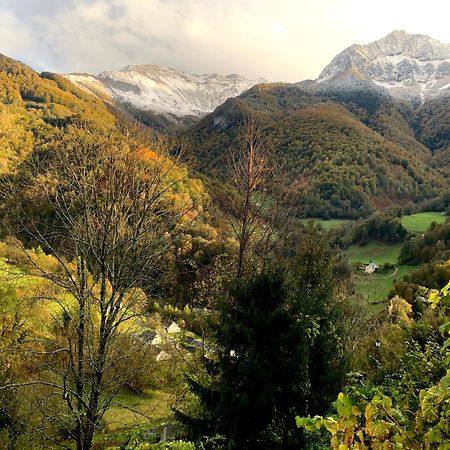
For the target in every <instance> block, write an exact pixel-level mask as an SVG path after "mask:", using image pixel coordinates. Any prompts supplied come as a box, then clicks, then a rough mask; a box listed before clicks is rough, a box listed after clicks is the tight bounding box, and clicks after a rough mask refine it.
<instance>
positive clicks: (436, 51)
mask: <svg viewBox="0 0 450 450" xmlns="http://www.w3.org/2000/svg"><path fill="white" fill-rule="evenodd" d="M349 71H353V73H359V74H360V76H361V77H362V78H365V79H366V82H368V83H370V82H373V83H374V84H375V85H377V86H378V87H381V88H382V89H384V90H387V91H388V92H389V93H390V94H391V95H392V96H394V97H401V98H409V99H421V100H424V99H426V98H428V97H433V96H436V95H440V94H443V93H450V90H449V88H450V44H444V43H442V42H439V41H437V40H435V39H432V38H431V37H429V36H425V35H422V34H408V33H406V32H405V31H402V30H396V31H393V32H392V33H390V34H388V35H387V36H385V37H384V38H382V39H379V40H378V41H375V42H372V43H370V44H367V45H359V44H355V45H352V46H350V47H348V48H346V49H345V50H344V51H343V52H341V53H339V54H338V55H337V56H336V57H335V58H334V59H333V60H332V61H331V63H330V64H328V65H327V66H326V67H325V69H324V70H323V71H322V73H321V74H320V75H319V78H318V79H317V80H316V81H317V83H325V85H329V86H332V85H333V81H334V80H335V79H337V78H338V77H340V78H342V74H343V73H346V72H349Z"/></svg>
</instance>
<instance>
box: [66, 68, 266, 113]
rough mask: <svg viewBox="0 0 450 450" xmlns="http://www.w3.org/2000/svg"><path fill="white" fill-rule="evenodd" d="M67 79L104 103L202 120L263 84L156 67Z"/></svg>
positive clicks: (260, 80)
mask: <svg viewBox="0 0 450 450" xmlns="http://www.w3.org/2000/svg"><path fill="white" fill-rule="evenodd" d="M66 77H67V78H68V79H69V80H71V81H72V82H73V83H75V84H76V85H78V86H79V87H81V88H83V89H85V90H88V91H90V92H92V93H93V94H95V95H97V96H100V97H102V98H104V99H109V100H111V101H115V102H118V103H122V104H129V105H131V106H133V107H134V108H136V109H140V110H148V111H152V112H154V113H157V114H164V115H169V116H170V115H174V116H176V117H182V116H189V115H192V116H199V117H200V116H204V115H206V114H208V113H210V112H211V111H213V110H214V109H215V108H217V106H219V105H221V104H222V103H223V102H224V101H225V100H227V99H228V98H230V97H236V96H238V95H239V94H241V93H242V92H243V91H245V90H247V89H250V88H251V87H252V86H254V85H255V84H259V83H264V82H265V80H264V79H262V78H260V79H258V80H249V79H247V78H244V77H242V76H240V75H237V74H232V75H226V76H225V75H218V74H204V75H194V74H189V73H186V72H182V71H178V70H175V69H170V68H168V67H164V66H160V65H156V64H145V65H133V66H127V67H125V68H123V69H121V70H118V71H109V72H103V73H101V74H100V75H98V76H93V75H87V74H70V75H66Z"/></svg>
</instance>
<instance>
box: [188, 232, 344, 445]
mask: <svg viewBox="0 0 450 450" xmlns="http://www.w3.org/2000/svg"><path fill="white" fill-rule="evenodd" d="M297 253H298V255H297V258H296V263H295V264H294V267H293V268H292V269H290V270H289V271H288V270H286V269H281V268H279V267H278V268H277V269H269V270H267V271H265V272H263V273H261V274H257V275H254V276H252V277H249V278H246V279H242V280H238V281H237V282H236V284H235V285H234V287H233V288H232V289H231V290H230V293H229V296H228V298H226V299H222V301H221V302H220V303H219V304H220V307H219V311H218V313H219V314H218V315H219V317H218V324H217V334H216V345H217V346H216V348H215V351H214V354H213V356H212V357H210V358H209V359H206V363H205V373H206V376H203V377H198V376H196V377H193V376H191V377H189V384H190V386H191V390H192V391H193V392H194V393H195V394H196V395H197V396H198V399H199V404H200V408H197V410H196V411H194V413H192V410H191V411H190V412H189V413H186V414H181V413H180V416H181V417H182V418H183V419H184V421H185V423H186V424H187V425H188V429H189V430H190V431H191V437H197V438H198V437H200V436H205V435H206V436H214V435H217V434H219V435H222V436H224V437H225V439H226V442H227V448H229V449H232V448H239V449H257V448H264V449H267V448H271V449H276V448H281V449H288V448H299V447H300V446H301V445H302V438H303V437H302V436H301V435H300V434H298V431H297V430H295V426H294V423H293V419H292V418H293V417H294V415H295V414H298V413H299V412H301V414H324V413H325V412H326V409H327V408H328V406H329V404H330V403H331V400H332V399H334V398H335V396H336V394H337V392H339V389H340V387H341V385H342V380H343V376H344V374H345V371H346V367H347V366H346V359H345V352H344V347H345V346H344V340H343V332H344V330H343V328H342V326H341V323H342V320H341V319H342V317H341V311H342V308H341V304H340V302H339V300H338V296H337V289H336V276H335V274H334V271H333V260H332V255H331V251H330V248H329V245H328V243H327V242H326V241H325V240H324V239H323V238H322V237H320V236H319V235H316V234H315V233H313V234H312V236H310V237H308V238H305V239H304V240H303V244H302V245H301V246H300V248H299V250H298V252H297ZM194 435H196V436H194ZM300 448H301V447H300Z"/></svg>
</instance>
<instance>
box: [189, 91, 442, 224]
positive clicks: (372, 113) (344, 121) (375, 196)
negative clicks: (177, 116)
mask: <svg viewBox="0 0 450 450" xmlns="http://www.w3.org/2000/svg"><path fill="white" fill-rule="evenodd" d="M412 114H413V112H412V109H411V106H408V105H406V104H405V105H402V104H401V103H397V102H395V101H394V100H392V99H390V98H388V97H386V96H379V95H377V94H376V93H373V92H369V93H367V95H365V96H364V95H361V94H358V95H351V93H349V94H348V95H344V94H342V93H339V94H330V95H327V96H316V95H311V94H308V93H307V92H305V91H303V90H301V89H300V88H299V87H297V86H294V85H282V84H281V85H280V84H275V85H260V86H255V87H254V88H252V89H251V90H250V91H248V92H246V93H244V94H242V95H241V96H240V97H238V98H236V99H230V100H228V101H227V102H226V103H225V104H224V105H222V106H221V107H219V108H218V109H217V110H216V111H215V112H214V113H213V114H211V115H209V116H207V117H206V118H204V119H202V120H201V121H200V123H199V124H197V125H194V126H193V127H192V128H191V129H190V130H189V131H187V132H186V135H187V136H189V138H190V139H191V141H192V148H193V151H194V152H195V155H196V160H197V163H198V167H199V169H200V170H201V171H203V172H204V173H207V174H208V175H212V176H214V175H218V176H221V177H225V178H224V179H226V175H225V174H226V165H227V158H229V152H230V151H232V149H233V148H235V147H236V130H237V129H238V128H239V124H240V123H242V120H243V118H244V117H246V116H254V117H257V118H258V119H259V120H260V122H261V123H262V124H263V132H264V134H265V135H266V136H267V137H268V138H269V140H270V142H271V145H272V146H273V150H274V152H273V154H274V158H275V159H276V160H277V161H282V162H283V174H284V179H285V181H286V184H288V185H289V186H290V188H291V189H292V190H293V195H294V196H295V203H296V211H297V214H298V215H299V216H318V217H325V218H327V217H345V218H355V217H361V216H366V215H368V214H369V213H370V212H371V211H373V210H374V209H384V208H385V207H386V206H388V205H391V204H398V205H406V204H408V203H409V202H414V203H420V202H421V201H423V200H425V199H427V198H432V197H434V196H436V195H438V194H439V192H440V191H441V190H442V188H443V187H444V186H445V180H444V177H443V176H442V175H441V171H440V170H436V169H435V166H434V168H433V169H431V167H430V162H431V159H432V155H433V153H434V148H433V149H431V148H428V147H426V145H424V144H429V141H427V140H426V139H422V143H421V142H419V141H418V140H417V139H416V136H415V132H414V130H413V129H412V127H411V125H410V124H411V123H412V117H411V115H412ZM417 114H418V113H417ZM445 120H446V119H444V120H443V121H440V120H439V119H438V118H437V121H438V122H439V123H440V124H441V125H439V126H442V123H445ZM443 129H446V130H447V129H448V128H446V126H445V125H443ZM428 132H429V133H430V135H432V136H435V139H437V138H438V136H437V132H435V131H433V130H429V131H428ZM230 149H231V150H230ZM436 158H437V156H436Z"/></svg>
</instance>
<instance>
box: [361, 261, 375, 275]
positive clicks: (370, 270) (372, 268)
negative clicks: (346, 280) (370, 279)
mask: <svg viewBox="0 0 450 450" xmlns="http://www.w3.org/2000/svg"><path fill="white" fill-rule="evenodd" d="M377 269H378V264H375V263H374V262H372V261H371V262H370V264H368V265H367V266H366V268H365V269H364V272H366V273H374V272H375V271H376V270H377Z"/></svg>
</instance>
